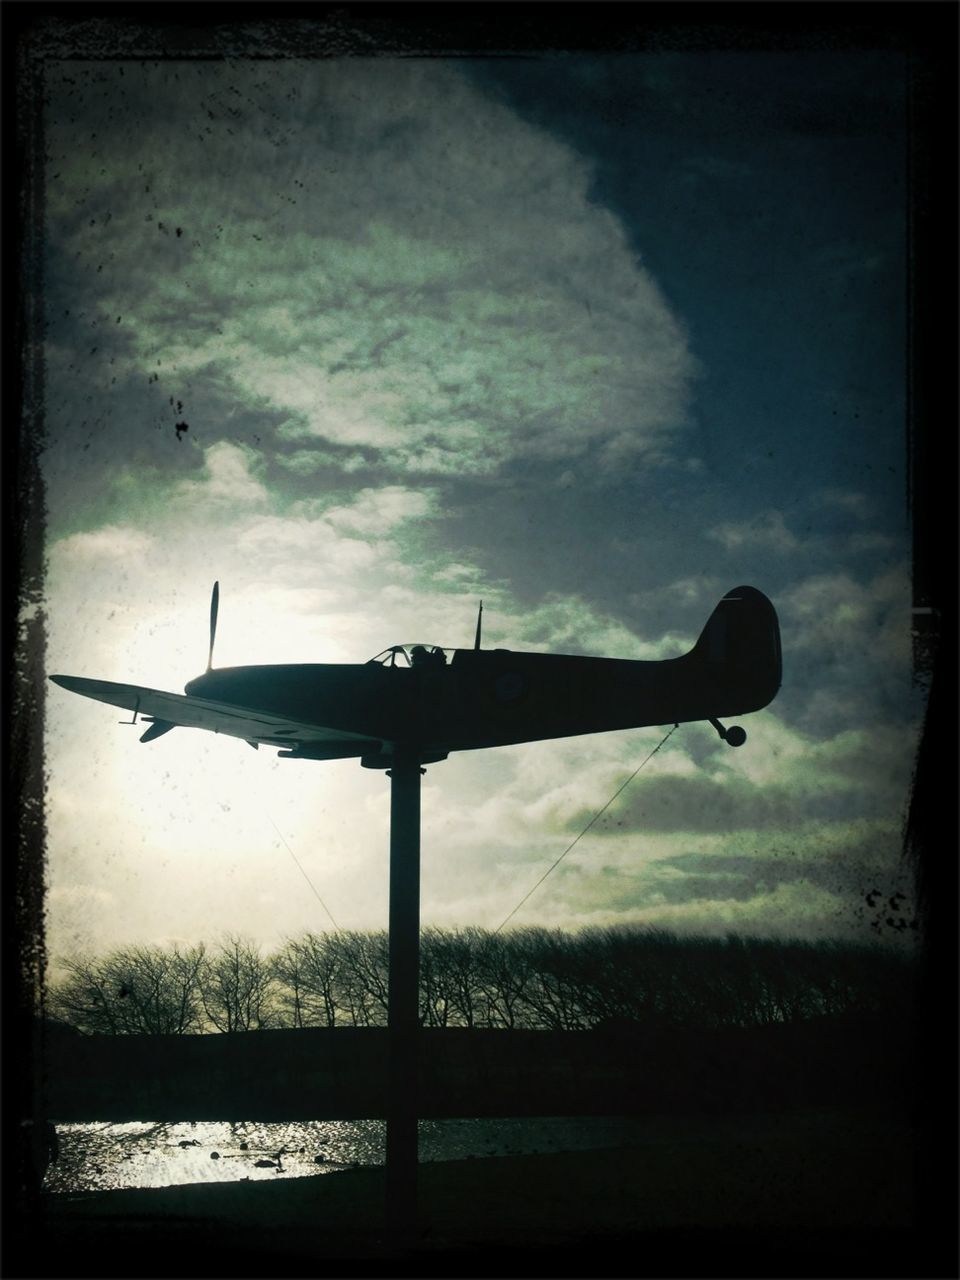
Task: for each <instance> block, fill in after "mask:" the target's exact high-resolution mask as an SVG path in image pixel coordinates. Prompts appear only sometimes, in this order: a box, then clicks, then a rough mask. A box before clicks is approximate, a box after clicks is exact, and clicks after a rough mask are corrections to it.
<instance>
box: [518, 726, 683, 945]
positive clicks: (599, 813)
mask: <svg viewBox="0 0 960 1280" xmlns="http://www.w3.org/2000/svg"><path fill="white" fill-rule="evenodd" d="M679 727H680V726H679V725H674V726H673V728H672V729H670V730H669V731H668V732H667V733H666V734H664V736H663V737H662V738H661V739H660V741H659V742H658V743H657V745H656V746H655V747H654V748H653V750H652V751H651V752H650V754H649V755H648V756H646V757H645V758H644V759H643V760H641V761H640V763H639V764H638V765H637V767H636V768H635V769H634V771H633V773H631V775H630V777H629V778H628V779H627V780H626V782H624V783H623V784H622V785H621V786H619V787H618V788H617V790H616V791H615V792H614V793H613V795H612V796H611V797H610V799H609V800H608V801H607V803H606V804H605V805H604V806H603V808H602V809H598V810H597V812H596V813H595V814H594V815H593V817H592V818H591V819H590V821H589V822H588V823H587V825H586V826H585V827H584V828H583V830H582V831H581V832H580V835H578V836H577V838H576V839H575V840H572V841H571V842H570V844H568V845H567V847H566V848H565V849H564V851H563V853H561V855H560V857H559V858H557V860H556V862H554V863H553V865H552V866H550V867H548V868H547V869H546V871H545V872H544V873H543V875H542V876H541V877H540V879H539V880H538V881H537V883H536V884H535V885H534V886H533V888H532V889H530V890H529V891H528V892H527V893H526V894H524V896H523V897H522V898H521V899H520V901H519V902H518V903H517V905H516V906H515V907H514V908H513V910H512V911H511V912H510V914H509V915H508V916H507V917H506V918H505V919H503V920H501V921H500V923H499V924H498V925H497V927H496V929H494V933H499V932H500V930H501V929H502V928H503V926H504V925H505V924H506V923H507V921H508V920H512V919H513V917H514V916H515V915H516V914H517V912H518V911H519V910H520V908H521V907H522V906H523V904H524V903H525V902H526V900H527V898H529V897H530V896H531V895H532V894H533V892H534V891H535V890H536V889H539V888H540V886H541V885H542V884H543V882H544V880H546V878H547V876H548V875H549V874H550V872H551V871H553V870H554V868H555V867H558V866H559V865H560V863H561V862H562V861H563V860H564V858H565V857H566V856H567V854H568V853H569V852H570V850H571V849H572V848H573V846H574V845H575V844H576V843H577V841H578V840H580V839H582V837H583V836H585V835H586V834H587V832H588V831H589V830H590V828H591V827H592V826H593V824H594V823H595V822H596V821H597V820H598V819H599V818H601V817H602V816H603V815H604V814H605V813H606V811H607V810H608V809H609V808H610V806H611V805H612V804H613V802H614V800H616V798H617V796H618V795H620V793H621V791H625V790H626V789H627V787H629V785H630V783H631V782H632V781H633V780H634V778H635V777H636V776H637V774H638V773H639V772H640V770H641V769H642V768H643V766H644V765H645V764H646V763H647V761H648V760H652V759H653V757H654V756H655V755H656V754H657V752H658V751H659V750H660V748H661V747H662V746H663V744H664V743H665V742H666V741H667V739H668V738H669V737H670V735H671V734H672V733H675V732H676V730H677V729H678V728H679Z"/></svg>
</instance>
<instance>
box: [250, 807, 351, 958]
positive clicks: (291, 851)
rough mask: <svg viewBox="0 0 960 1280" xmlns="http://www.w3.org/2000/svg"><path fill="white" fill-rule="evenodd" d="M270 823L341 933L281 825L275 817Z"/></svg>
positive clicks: (335, 927)
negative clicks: (288, 841) (288, 842)
mask: <svg viewBox="0 0 960 1280" xmlns="http://www.w3.org/2000/svg"><path fill="white" fill-rule="evenodd" d="M264 813H267V811H266V809H264ZM267 817H268V818H270V814H269V813H267ZM270 825H271V827H273V829H274V831H275V832H276V833H277V835H278V836H279V837H280V839H281V840H283V844H284V848H285V849H286V851H287V853H289V855H290V857H291V858H292V859H293V860H294V862H295V863H296V864H297V866H298V867H299V869H300V874H301V875H302V876H303V878H304V880H306V882H307V884H308V885H309V886H310V888H311V889H312V890H313V894H314V897H315V898H316V900H317V901H318V902H319V903H320V905H321V907H323V909H324V911H325V912H326V913H327V915H328V916H330V920H331V922H332V924H333V927H334V929H336V931H337V933H339V932H340V926H339V925H338V924H337V922H336V920H334V918H333V914H332V913H331V911H330V908H329V907H328V906H327V904H326V903H325V902H324V900H323V899H322V898H321V897H320V894H319V893H317V888H316V885H315V884H314V883H313V881H312V880H311V879H310V877H309V876H308V875H307V873H306V871H304V869H303V866H302V865H301V862H300V859H299V858H298V857H297V855H296V854H295V853H294V852H293V850H292V849H291V848H290V846H289V845H288V844H287V841H286V839H285V838H284V834H283V832H282V831H281V830H280V828H279V827H278V826H277V824H276V823H275V822H274V820H273V818H270Z"/></svg>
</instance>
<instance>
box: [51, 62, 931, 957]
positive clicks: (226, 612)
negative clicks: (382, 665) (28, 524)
mask: <svg viewBox="0 0 960 1280" xmlns="http://www.w3.org/2000/svg"><path fill="white" fill-rule="evenodd" d="M904 71H905V65H904V61H903V59H902V57H900V56H899V55H897V54H893V53H870V52H863V53H861V52H852V51H845V52H838V51H831V50H823V51H816V52H810V51H807V52H795V53H789V52H776V53H771V52H762V53H757V52H752V53H733V52H713V53H705V52H696V53H694V52H677V51H672V52H659V53H646V54H632V53H631V54H625V53H621V54H587V53H577V54H571V55H565V56H542V57H535V58H529V59H511V58H507V59H492V60H485V59H474V58H468V57H457V58H452V57H451V58H398V57H385V58H349V59H332V60H328V61H311V60H299V59H286V60H281V61H269V62H263V61H256V60H248V59H244V58H238V59H235V60H226V61H221V62H214V63H211V62H189V61H185V60H177V59H173V60H170V61H149V62H142V61H132V60H131V61H123V60H120V61H96V60H92V61H87V62H84V61H76V60H72V61H63V62H60V63H57V62H52V63H48V64H47V70H46V83H45V90H46V97H45V115H44V129H45V148H46V161H45V164H44V167H43V178H44V184H45V190H44V225H43V247H44V260H43V272H44V280H43V305H44V308H45V317H44V319H45V326H46V328H45V333H46V344H45V351H44V355H45V379H46V384H45V441H44V445H43V450H42V455H41V464H42V469H43V475H44V480H45V484H46V504H47V523H46V535H45V537H46V541H45V554H46V577H45V590H44V610H45V613H46V619H47V631H48V645H47V655H46V667H47V671H48V672H50V673H63V674H71V675H80V676H89V677H95V678H100V679H107V680H115V681H122V682H129V683H137V684H144V685H148V686H151V687H155V688H160V689H168V690H173V691H176V692H179V691H181V690H182V689H183V686H184V684H185V683H186V681H187V680H189V679H190V678H192V677H194V676H196V675H197V674H199V673H200V672H201V671H202V670H203V668H204V666H205V664H206V657H207V644H208V616H209V600H210V591H211V587H212V584H213V582H214V580H215V579H216V580H219V582H220V591H221V596H220V614H219V628H218V635H217V647H216V664H217V665H223V666H229V665H235V664H243V663H257V662H353V661H356V662H363V661H365V660H366V659H368V658H370V657H372V656H373V655H374V654H377V653H379V652H380V651H381V650H383V649H384V648H386V647H387V646H388V645H390V644H395V643H406V642H410V641H426V642H429V643H432V644H438V645H444V646H461V647H470V646H471V645H472V642H473V632H474V626H475V622H476V611H477V607H478V604H479V601H480V600H481V599H482V600H483V602H484V643H485V645H489V646H491V647H493V646H499V647H509V648H517V649H527V650H533V651H540V652H562V653H574V654H579V653H582V654H594V655H602V656H610V657H618V658H644V659H656V658H663V657H671V656H676V655H677V654H679V653H682V652H684V651H686V649H688V648H689V647H690V646H691V645H692V643H693V642H694V640H695V639H696V637H697V635H698V634H699V631H700V629H701V628H702V626H703V624H704V622H705V621H706V619H707V617H708V616H709V614H710V612H711V610H712V609H713V607H714V606H715V604H716V603H717V601H718V600H719V599H720V598H721V597H722V596H723V595H724V594H725V593H726V592H727V591H728V590H729V589H730V588H732V587H734V586H736V585H738V584H740V583H750V584H752V585H753V586H756V587H758V588H760V589H761V590H763V591H764V592H766V593H767V594H768V595H769V596H770V598H771V599H772V600H773V602H774V604H775V606H776V608H777V611H778V614H779V617H780V624H781V629H782V638H783V653H784V678H783V687H782V690H781V692H780V693H779V695H778V696H777V698H776V699H775V701H774V702H773V703H772V704H771V705H770V707H768V708H767V709H766V710H764V711H762V712H759V713H757V714H755V715H752V716H749V717H744V720H743V726H744V728H745V729H747V732H748V740H747V743H746V745H745V746H744V747H742V748H740V749H739V750H731V749H730V748H728V747H727V746H725V745H724V744H723V743H722V742H721V741H720V740H719V738H718V737H717V735H716V734H715V732H714V731H713V729H712V728H711V727H710V726H709V725H684V726H681V728H680V729H679V730H677V731H676V732H675V733H674V734H673V735H672V736H671V738H670V740H669V742H668V743H667V744H666V745H665V746H664V748H663V749H662V750H661V751H659V752H658V753H657V754H656V755H655V756H653V757H652V759H651V760H650V761H649V763H648V764H647V765H645V766H644V768H643V770H642V771H641V772H640V773H639V775H638V776H637V777H636V778H635V779H634V780H633V781H632V782H631V783H630V785H629V786H628V787H627V788H626V789H625V790H624V791H623V793H622V794H621V795H620V796H619V797H618V798H617V800H616V801H614V803H613V804H612V805H611V806H610V808H609V809H608V810H607V811H606V812H605V814H604V815H603V817H602V818H601V819H600V820H599V821H598V822H597V823H596V824H595V825H594V826H593V827H592V828H591V830H590V831H589V833H588V834H587V835H585V836H584V837H583V838H582V839H581V840H579V842H578V843H577V844H576V846H575V847H574V848H573V849H572V850H571V851H570V853H569V855H568V856H566V857H565V858H564V860H563V862H562V863H561V864H560V866H558V868H557V869H556V871H554V872H553V873H552V874H551V875H550V876H549V877H548V878H547V880H546V881H545V882H544V883H543V884H542V885H541V886H540V887H539V888H538V889H537V891H536V892H535V893H534V894H533V895H532V896H531V897H530V898H529V900H528V901H527V902H526V903H525V904H524V906H523V907H522V908H521V910H520V911H518V912H517V914H516V915H515V916H514V917H513V919H512V921H511V924H512V925H513V926H520V925H534V924H535V925H545V926H548V927H560V928H565V929H576V928H579V927H581V926H585V925H611V924H646V925H651V926H657V927H665V928H670V929H676V930H679V931H681V932H693V933H700V934H709V935H717V934H721V935H722V934H725V933H727V932H730V931H736V932H741V933H751V934H759V935H762V936H773V937H802V938H813V939H817V938H840V939H847V940H849V939H855V940H862V941H874V940H877V939H878V938H879V939H881V940H883V941H888V940H889V941H892V942H894V943H899V942H902V941H903V939H904V937H905V936H907V935H908V934H909V930H905V929H903V928H901V927H898V926H896V925H895V926H894V927H889V926H887V924H886V923H885V921H886V918H887V916H889V915H890V908H889V906H888V900H889V898H890V897H891V896H892V895H894V894H895V893H900V894H903V895H904V897H903V899H902V900H901V899H898V900H897V904H898V908H899V909H898V910H897V911H896V912H895V913H894V914H895V916H896V920H897V921H899V919H900V918H901V917H903V919H904V920H909V919H910V917H911V911H912V907H911V901H910V876H909V874H908V872H907V870H906V869H905V867H904V866H903V864H902V858H901V846H902V825H903V820H904V814H905V807H906V804H907V801H908V798H909V790H910V778H911V770H912V767H913V762H914V757H915V750H916V744H917V736H918V729H919V724H920V721H921V718H922V711H923V692H922V689H919V688H918V687H916V686H915V685H914V683H913V681H912V678H911V592H910V569H911V566H910V523H909V517H908V507H907V484H908V481H907V468H906V456H907V450H906V438H905V419H906V410H907V402H906V366H905V352H906V329H905V326H906V314H907V297H906V291H905V289H906V277H907V267H906V249H905V245H906V233H907V226H906V218H907V207H908V192H907V187H906V139H905V129H904V126H905V118H906V116H905V85H904ZM122 718H123V716H122V714H120V713H117V712H116V711H115V709H113V708H110V707H107V706H104V705H102V704H98V703H94V702H91V701H89V700H87V699H81V698H78V697H76V696H75V695H73V694H71V693H68V692H67V691H65V690H62V689H59V688H57V687H55V686H52V685H51V686H49V688H48V694H47V706H46V725H45V761H46V770H47V789H46V812H47V898H46V902H47V909H46V939H47V947H48V951H49V952H50V953H51V954H52V955H53V956H54V957H56V956H58V955H59V956H63V955H66V954H69V953H72V952H76V951H78V950H83V951H88V952H89V951H93V952H96V951H104V950H106V949H109V948H110V947H113V946H118V945H122V944H125V943H128V942H148V943H159V944H162V945H167V944H170V943H174V942H179V943H192V942H195V941H200V940H203V941H207V942H210V943H212V942H215V941H216V940H217V938H218V937H221V936H223V935H226V934H227V933H241V934H244V935H246V936H248V937H251V938H253V939H255V940H257V941H259V942H260V943H262V944H263V945H264V946H265V947H270V946H274V945H276V944H277V943H278V942H280V941H281V940H282V939H283V938H285V937H289V936H295V935H297V934H299V933H302V932H304V931H306V930H308V929H313V930H323V929H326V928H330V927H332V924H333V923H335V924H336V925H337V926H338V927H342V928H360V929H366V928H385V927H386V919H387V858H388V825H389V823H388V820H389V781H388V780H387V778H386V777H385V776H384V774H383V773H382V772H374V771H368V770H364V769H361V768H360V767H359V764H358V762H357V761H355V760H350V761H340V762H331V763H322V764H321V763H317V762H311V761H297V760H280V759H278V758H277V757H276V756H275V755H274V753H273V752H272V751H271V750H269V749H261V750H260V751H259V752H257V753H254V752H252V751H251V750H250V749H249V747H247V746H246V745H245V744H244V743H242V742H240V741H237V740H233V739H222V738H219V737H215V736H213V735H205V734H203V733H201V732H199V731H194V730H176V731H174V732H172V733H170V734H167V735H165V736H164V737H162V738H161V739H159V740H157V741H156V742H153V743H150V744H145V745H141V744H140V743H139V742H138V737H139V733H140V729H139V728H133V727H124V726H121V725H119V724H118V721H119V720H121V719H122ZM667 728H669V726H664V727H663V728H662V729H661V728H656V727H654V728H648V729H636V730H630V731H624V732H618V733H608V734H601V735H591V736H587V737H581V738H573V739H567V740H564V741H557V742H549V743H536V744H528V745H522V746H515V747H507V748H500V749H496V750H492V751H486V752H482V751H480V752H470V753H462V754H459V755H454V756H451V757H450V758H449V759H448V760H447V761H445V762H443V763H441V764H437V765H432V766H430V767H429V768H428V769H427V773H426V775H425V777H424V778H423V792H422V797H423V827H422V919H423V923H424V924H425V925H441V926H449V927H454V926H465V925H479V926H483V927H488V928H496V927H497V926H498V925H499V924H500V923H501V921H503V919H504V918H505V917H506V916H507V915H508V913H509V912H511V911H512V910H513V908H514V907H516V906H517V904H518V902H519V900H520V899H521V898H522V897H523V895H524V894H525V893H526V892H527V891H528V890H529V889H530V888H531V886H532V885H533V884H534V883H535V882H536V880H537V879H538V878H539V877H540V876H541V875H542V874H543V873H544V871H546V869H547V868H548V867H549V866H550V865H551V863H553V862H554V861H555V859H556V858H558V857H559V855H560V854H561V853H562V852H563V851H564V849H565V848H566V847H567V846H568V845H569V844H570V842H571V841H573V840H574V838H575V837H576V836H577V835H578V834H579V833H580V832H581V831H582V829H583V828H584V827H585V826H586V824H587V823H588V822H589V821H590V819H591V818H592V817H593V816H594V815H595V814H596V812H597V810H599V809H600V808H601V806H603V805H604V804H605V803H607V802H608V801H609V800H610V797H611V796H612V795H613V794H614V792H615V791H616V790H617V788H618V787H619V786H620V785H621V784H622V783H623V782H624V781H625V780H626V779H627V778H628V777H629V775H630V774H631V773H632V772H633V770H634V769H635V768H636V767H637V765H638V764H640V762H641V761H642V760H643V759H644V757H645V756H647V754H648V753H649V752H650V751H651V750H652V749H653V748H654V747H655V746H656V745H657V743H658V742H659V741H660V740H661V739H662V737H663V735H664V733H665V732H666V730H667ZM308 879H309V882H310V883H308ZM311 886H312V887H311Z"/></svg>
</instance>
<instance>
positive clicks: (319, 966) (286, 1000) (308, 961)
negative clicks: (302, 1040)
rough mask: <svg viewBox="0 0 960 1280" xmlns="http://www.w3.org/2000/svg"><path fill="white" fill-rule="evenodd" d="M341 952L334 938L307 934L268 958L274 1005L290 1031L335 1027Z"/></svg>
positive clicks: (342, 961) (335, 937)
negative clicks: (274, 985)
mask: <svg viewBox="0 0 960 1280" xmlns="http://www.w3.org/2000/svg"><path fill="white" fill-rule="evenodd" d="M343 964H344V952H343V948H342V947H340V946H339V945H338V942H337V935H335V934H329V933H322V934H316V933H307V934H305V935H304V936H303V937H302V938H296V939H288V941H287V942H286V943H285V944H284V946H283V947H282V948H281V950H280V951H279V952H278V953H277V954H276V955H274V956H273V957H272V960H271V965H272V972H273V975H274V977H275V978H276V979H277V982H278V989H277V996H276V999H277V1004H278V1007H279V1008H282V1009H285V1010H286V1011H287V1016H288V1017H289V1019H290V1024H291V1025H292V1026H294V1027H315V1026H324V1027H333V1026H335V1025H336V1023H337V1014H338V1011H339V1012H340V1014H341V1018H342V1016H343V1011H342V1009H340V1007H339V1005H338V999H339V996H338V991H339V987H340V985H341V979H342V976H343Z"/></svg>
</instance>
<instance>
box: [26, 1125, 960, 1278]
mask: <svg viewBox="0 0 960 1280" xmlns="http://www.w3.org/2000/svg"><path fill="white" fill-rule="evenodd" d="M691 1119H692V1117H689V1116H688V1117H685V1119H684V1123H683V1124H680V1123H679V1122H678V1123H677V1124H676V1125H675V1126H671V1125H670V1124H661V1125H658V1126H657V1129H656V1131H654V1132H652V1134H651V1139H650V1141H649V1142H648V1143H645V1144H644V1145H643V1146H635V1147H632V1148H629V1149H621V1150H614V1151H592V1152H586V1153H576V1154H572V1153H562V1154H555V1155H543V1156H519V1157H504V1158H494V1159H478V1160H464V1161H456V1162H444V1163H434V1164H426V1165H421V1167H420V1179H419V1189H420V1197H419V1199H420V1212H419V1219H418V1223H417V1226H416V1229H415V1231H413V1232H412V1233H411V1235H410V1236H409V1238H408V1239H405V1240H399V1239H397V1238H391V1237H390V1236H389V1235H387V1234H386V1232H385V1231H384V1228H383V1213H382V1210H383V1170H382V1169H370V1168H366V1169H359V1170H354V1171H350V1172H344V1173H335V1174H327V1175H324V1176H323V1177H317V1178H297V1179H286V1180H282V1181H277V1182H276V1183H264V1182H251V1183H243V1182H241V1183H220V1184H206V1185H193V1186H188V1187H167V1188H158V1189H151V1190H131V1191H110V1192H102V1193H94V1194H84V1195H75V1196H55V1197H54V1196H45V1197H44V1203H43V1205H42V1209H41V1216H40V1220H39V1222H37V1223H35V1224H32V1225H30V1226H29V1227H28V1229H27V1230H26V1232H22V1231H21V1232H17V1233H15V1234H14V1235H13V1236H9V1235H8V1237H7V1241H6V1246H5V1254H6V1267H5V1270H4V1275H5V1276H6V1277H9V1278H10V1280H13V1278H14V1277H35V1276H36V1277H51V1278H52V1277H59V1278H62V1280H73V1278H75V1277H76V1278H79V1277H103V1278H106V1277H113V1276H123V1277H137V1276H143V1277H197V1278H199V1277H212V1276H230V1277H236V1278H238V1280H239V1278H240V1277H255V1276H256V1277H281V1276H289V1277H301V1276H321V1275H322V1276H331V1275H332V1276H337V1275H342V1276H353V1275H385V1276H390V1275H396V1276H401V1275H418V1276H427V1275H431V1276H432V1275H446V1276H453V1275H463V1276H498V1277H500V1276H504V1277H506V1276H527V1275H551V1276H584V1277H586V1276H704V1277H706V1276H737V1277H743V1278H746V1277H752V1276H767V1277H772V1276H807V1277H814V1276H836V1277H839V1276H850V1277H853V1276H870V1277H875V1278H877V1280H879V1278H880V1277H894V1276H898V1277H908V1276H909V1277H917V1276H933V1275H950V1274H953V1275H955V1274H956V1273H955V1272H950V1271H949V1270H940V1269H938V1265H939V1264H938V1262H937V1259H936V1258H935V1256H934V1254H933V1252H932V1250H933V1248H934V1246H935V1244H936V1242H935V1241H934V1239H933V1237H932V1235H931V1233H930V1230H929V1226H928V1224H925V1222H924V1220H923V1213H922V1206H917V1205H916V1204H915V1193H916V1186H915V1178H914V1158H915V1151H914V1140H913V1139H914V1135H913V1131H912V1129H911V1127H910V1125H909V1123H908V1122H907V1121H905V1120H899V1121H895V1120H891V1119H890V1118H888V1117H885V1116H884V1115H883V1114H882V1113H880V1112H879V1111H878V1110H877V1109H870V1110H859V1111H853V1110H842V1111H838V1110H806V1111H794V1112H791V1113H779V1114H775V1115H774V1114H760V1113H757V1114H754V1115H752V1116H740V1117H738V1116H732V1115H728V1116H722V1117H720V1116H717V1115H713V1116H702V1117H700V1118H699V1120H698V1121H697V1122H696V1123H693V1124H691ZM947 1265H949V1264H947Z"/></svg>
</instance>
